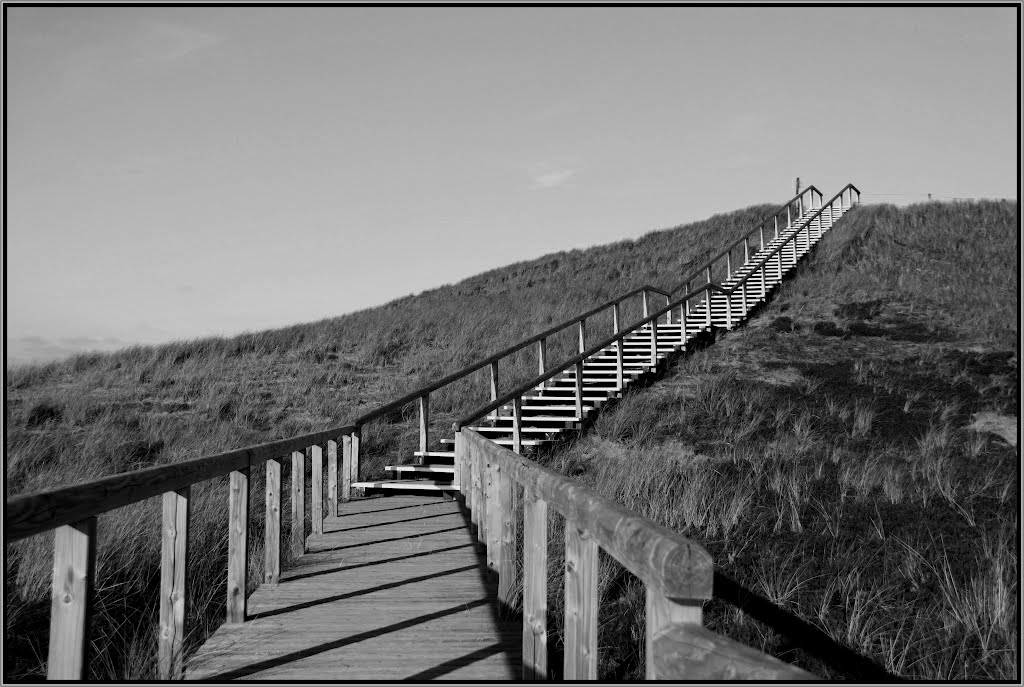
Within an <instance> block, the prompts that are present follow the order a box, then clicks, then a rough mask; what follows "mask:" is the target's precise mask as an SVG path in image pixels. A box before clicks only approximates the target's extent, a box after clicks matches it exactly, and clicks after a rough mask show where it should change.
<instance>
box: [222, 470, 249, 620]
mask: <svg viewBox="0 0 1024 687" xmlns="http://www.w3.org/2000/svg"><path fill="white" fill-rule="evenodd" d="M229 489H230V494H229V496H228V602H227V622H228V623H229V624H234V623H241V622H244V621H245V589H246V583H247V582H248V579H249V469H248V468H246V469H245V470H235V471H234V472H232V473H231V478H230V487H229Z"/></svg>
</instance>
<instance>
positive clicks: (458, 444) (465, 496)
mask: <svg viewBox="0 0 1024 687" xmlns="http://www.w3.org/2000/svg"><path fill="white" fill-rule="evenodd" d="M455 477H456V479H455V482H456V486H457V487H458V489H459V492H461V493H462V500H463V503H464V504H465V506H466V509H467V510H468V511H469V512H470V521H472V513H473V493H472V492H473V486H472V485H473V480H472V479H471V478H470V476H469V463H467V462H466V443H465V437H464V436H463V435H462V432H461V431H458V430H456V432H455Z"/></svg>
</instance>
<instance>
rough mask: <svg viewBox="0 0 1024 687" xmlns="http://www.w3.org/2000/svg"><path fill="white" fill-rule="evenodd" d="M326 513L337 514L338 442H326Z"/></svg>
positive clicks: (332, 515) (330, 515) (331, 515)
mask: <svg viewBox="0 0 1024 687" xmlns="http://www.w3.org/2000/svg"><path fill="white" fill-rule="evenodd" d="M327 515H328V516H329V517H332V518H333V517H335V516H337V515H338V442H337V441H334V440H333V439H332V440H330V441H328V442H327Z"/></svg>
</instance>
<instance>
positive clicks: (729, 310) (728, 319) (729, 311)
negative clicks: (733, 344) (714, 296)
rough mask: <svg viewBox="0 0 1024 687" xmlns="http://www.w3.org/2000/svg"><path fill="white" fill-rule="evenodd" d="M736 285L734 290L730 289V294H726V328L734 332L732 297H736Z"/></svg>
mask: <svg viewBox="0 0 1024 687" xmlns="http://www.w3.org/2000/svg"><path fill="white" fill-rule="evenodd" d="M735 293H736V291H735V284H734V285H733V288H730V289H729V293H727V294H725V328H726V329H729V330H732V297H733V295H735Z"/></svg>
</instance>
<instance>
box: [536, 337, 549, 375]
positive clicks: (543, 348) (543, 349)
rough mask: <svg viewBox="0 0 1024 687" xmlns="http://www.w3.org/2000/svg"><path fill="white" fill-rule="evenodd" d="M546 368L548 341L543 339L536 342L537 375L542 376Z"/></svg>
mask: <svg viewBox="0 0 1024 687" xmlns="http://www.w3.org/2000/svg"><path fill="white" fill-rule="evenodd" d="M547 366H548V340H547V338H543V339H541V340H540V341H538V342H537V374H541V375H542V374H544V372H545V371H546V370H547Z"/></svg>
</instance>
